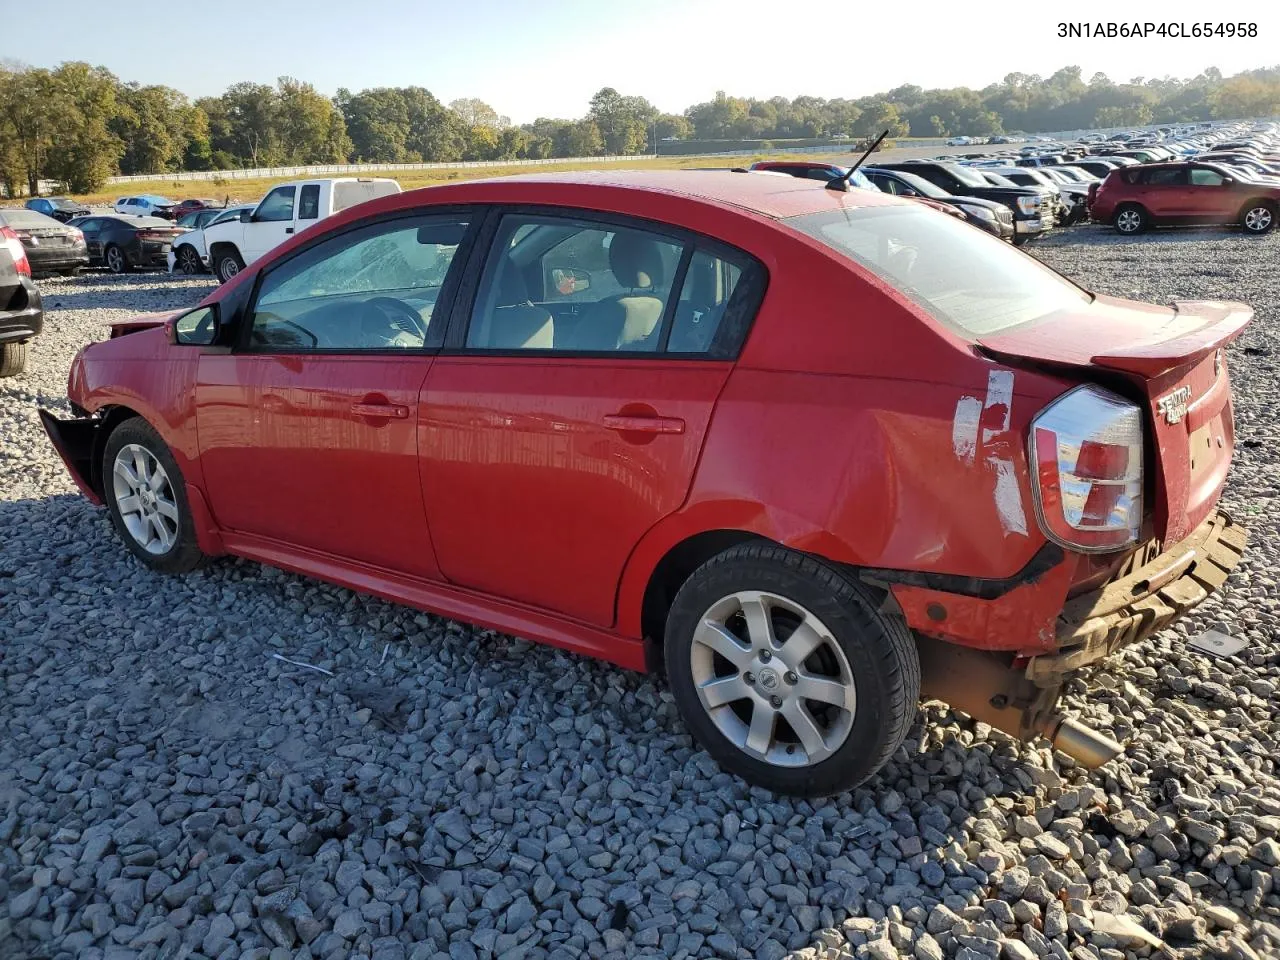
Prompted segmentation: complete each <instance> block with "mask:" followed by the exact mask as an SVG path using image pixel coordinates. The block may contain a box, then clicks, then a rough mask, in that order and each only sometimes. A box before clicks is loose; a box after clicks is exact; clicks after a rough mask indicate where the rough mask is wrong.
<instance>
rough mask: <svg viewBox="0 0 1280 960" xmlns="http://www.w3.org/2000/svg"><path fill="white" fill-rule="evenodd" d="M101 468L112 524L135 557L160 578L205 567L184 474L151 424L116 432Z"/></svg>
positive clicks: (136, 423)
mask: <svg viewBox="0 0 1280 960" xmlns="http://www.w3.org/2000/svg"><path fill="white" fill-rule="evenodd" d="M102 467H103V469H102V476H103V487H104V490H103V493H104V494H105V496H104V499H105V500H106V502H107V510H108V512H109V513H110V515H111V523H112V525H113V526H114V527H115V528H116V533H117V534H119V536H120V539H122V540H123V541H124V542H125V545H126V546H127V547H128V548H129V549H130V550H131V551H133V554H134V556H136V557H137V558H138V559H139V560H141V561H142V562H143V563H145V564H146V565H147V566H149V567H151V569H153V570H158V571H160V572H161V573H184V572H186V571H188V570H194V569H195V568H196V567H198V566H200V565H201V564H202V563H203V562H204V560H205V555H204V554H203V553H202V552H201V551H200V547H199V545H198V544H197V543H196V532H195V524H194V523H193V521H192V519H191V507H190V504H189V503H188V501H187V488H186V484H185V483H184V482H183V479H182V472H181V471H180V470H179V469H178V464H177V462H176V461H175V460H174V459H173V454H172V453H171V452H170V451H169V447H168V446H167V445H166V444H165V442H164V441H163V440H162V439H161V438H160V435H159V434H158V433H156V431H155V429H154V428H153V427H152V426H151V425H150V424H149V423H147V422H146V421H145V420H142V419H141V418H138V417H134V418H132V419H129V420H126V421H124V422H123V423H121V424H120V425H119V426H118V427H116V428H115V430H113V431H112V432H111V436H110V437H108V438H107V447H106V451H105V454H104V456H103V464H102Z"/></svg>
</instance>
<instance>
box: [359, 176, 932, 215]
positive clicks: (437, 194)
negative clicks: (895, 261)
mask: <svg viewBox="0 0 1280 960" xmlns="http://www.w3.org/2000/svg"><path fill="white" fill-rule="evenodd" d="M645 193H650V194H654V193H656V194H667V195H671V196H679V197H687V198H689V199H693V200H700V201H704V202H707V203H712V204H718V205H723V206H730V207H736V208H738V209H740V210H745V211H748V212H750V213H753V214H756V215H758V216H762V217H767V218H770V219H785V218H787V217H797V216H802V215H804V214H808V213H821V212H824V211H828V210H842V209H854V208H857V207H873V206H901V205H903V204H905V203H907V202H908V201H905V200H901V199H899V198H897V197H894V196H891V195H889V194H884V193H876V192H872V191H869V190H850V191H848V192H843V191H840V190H828V189H827V188H826V186H825V185H824V184H822V183H820V182H819V181H817V180H807V179H802V178H800V177H758V176H751V175H750V174H748V173H734V172H731V171H719V170H591V171H576V172H565V173H538V174H522V175H519V176H513V177H500V178H493V179H486V180H468V181H462V182H459V183H455V184H446V185H443V186H438V187H424V188H422V189H419V190H410V191H407V192H405V193H399V194H392V195H391V196H389V197H383V198H381V199H379V200H373V201H369V202H368V203H364V204H360V206H359V209H364V210H369V212H374V209H373V208H374V205H376V207H377V210H378V211H383V210H395V209H399V208H401V207H412V206H415V205H417V204H419V203H421V202H422V200H423V199H424V197H423V195H424V194H430V195H431V199H432V200H433V201H437V202H441V203H445V202H449V201H450V200H451V199H454V198H455V195H456V201H457V202H459V203H472V202H495V203H520V202H525V203H551V204H557V205H559V204H563V205H566V206H578V205H581V206H586V207H591V206H592V205H593V204H594V203H597V202H605V201H607V200H608V199H609V197H610V196H614V197H616V196H618V195H619V194H621V195H635V194H645ZM352 209H357V208H352Z"/></svg>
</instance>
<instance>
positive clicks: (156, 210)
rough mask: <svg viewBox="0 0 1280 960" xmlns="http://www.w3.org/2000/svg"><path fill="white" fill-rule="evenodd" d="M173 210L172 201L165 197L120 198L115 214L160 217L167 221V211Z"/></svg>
mask: <svg viewBox="0 0 1280 960" xmlns="http://www.w3.org/2000/svg"><path fill="white" fill-rule="evenodd" d="M172 208H173V201H172V200H169V199H168V198H166V197H157V196H151V195H148V196H142V197H121V198H120V199H119V200H117V201H116V205H115V211H116V213H121V214H124V215H125V216H127V217H160V218H162V219H169V211H170V210H171V209H172Z"/></svg>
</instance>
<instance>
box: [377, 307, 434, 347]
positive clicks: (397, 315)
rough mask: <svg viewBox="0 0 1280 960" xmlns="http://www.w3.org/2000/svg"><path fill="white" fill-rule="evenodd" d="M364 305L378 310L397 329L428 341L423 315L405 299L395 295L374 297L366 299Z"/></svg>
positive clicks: (424, 341)
mask: <svg viewBox="0 0 1280 960" xmlns="http://www.w3.org/2000/svg"><path fill="white" fill-rule="evenodd" d="M363 306H364V307H372V308H373V309H375V310H377V311H378V313H379V314H381V315H382V317H383V319H385V320H389V321H390V324H391V326H393V327H395V328H396V329H397V330H399V331H402V332H404V333H408V334H410V335H412V336H415V337H417V338H418V339H419V340H421V341H422V342H423V343H426V342H427V325H426V324H425V323H423V322H422V315H421V314H419V313H418V311H417V310H415V309H413V307H411V306H409V304H407V303H405V302H404V301H403V300H397V299H396V298H395V297H373V298H372V299H369V300H366V301H365V302H364V304H363ZM406 327H407V329H406Z"/></svg>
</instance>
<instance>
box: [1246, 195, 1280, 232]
mask: <svg viewBox="0 0 1280 960" xmlns="http://www.w3.org/2000/svg"><path fill="white" fill-rule="evenodd" d="M1276 218H1277V212H1276V205H1275V204H1274V203H1268V202H1267V201H1266V200H1251V201H1250V202H1249V203H1246V204H1245V205H1244V209H1243V210H1242V211H1241V212H1240V226H1242V227H1243V228H1244V232H1245V233H1249V234H1253V235H1254V236H1257V237H1260V236H1262V235H1263V234H1264V233H1270V232H1271V231H1272V230H1273V229H1274V228H1275V225H1276Z"/></svg>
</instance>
